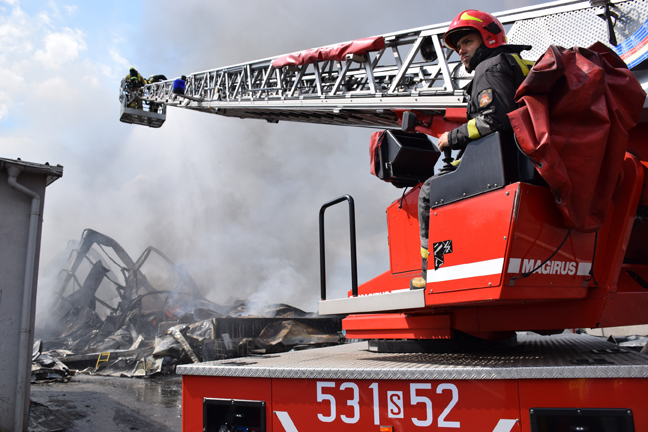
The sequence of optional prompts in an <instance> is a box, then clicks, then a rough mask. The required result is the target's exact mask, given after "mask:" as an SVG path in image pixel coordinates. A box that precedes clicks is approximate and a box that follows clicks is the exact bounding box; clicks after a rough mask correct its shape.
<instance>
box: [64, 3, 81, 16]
mask: <svg viewBox="0 0 648 432" xmlns="http://www.w3.org/2000/svg"><path fill="white" fill-rule="evenodd" d="M63 9H65V12H67V14H68V15H72V14H73V13H75V12H76V11H77V9H79V7H78V6H76V5H75V6H67V5H65V6H63Z"/></svg>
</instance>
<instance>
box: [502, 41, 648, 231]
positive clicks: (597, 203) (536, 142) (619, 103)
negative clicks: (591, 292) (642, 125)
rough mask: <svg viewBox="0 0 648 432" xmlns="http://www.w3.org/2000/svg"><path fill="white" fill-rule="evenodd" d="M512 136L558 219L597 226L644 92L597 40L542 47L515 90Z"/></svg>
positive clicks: (583, 228)
mask: <svg viewBox="0 0 648 432" xmlns="http://www.w3.org/2000/svg"><path fill="white" fill-rule="evenodd" d="M515 98H516V101H517V102H518V103H520V104H522V107H521V108H519V109H517V110H516V111H513V112H511V113H509V114H508V116H509V118H510V120H511V125H512V127H513V131H514V132H515V136H516V137H517V139H518V142H519V143H520V146H521V147H522V150H523V151H524V153H526V154H527V155H528V156H529V157H530V158H531V159H532V160H534V161H536V162H537V163H539V164H541V165H536V169H537V170H538V172H539V173H540V175H541V176H542V178H543V179H544V180H545V181H546V182H547V184H548V185H549V187H550V188H551V190H552V192H553V194H554V196H555V202H556V204H557V205H558V208H559V209H560V212H561V213H562V216H563V219H564V222H565V224H566V225H567V226H568V227H572V228H574V229H576V230H578V231H583V232H592V231H595V230H597V229H599V228H601V227H602V226H603V224H604V222H605V218H606V217H607V211H608V208H609V204H610V201H611V199H612V194H613V192H614V189H615V187H616V185H617V181H618V179H619V175H620V173H621V168H622V164H623V158H624V155H625V152H626V148H627V145H628V131H629V130H630V129H632V128H633V127H634V126H635V125H636V124H637V122H638V121H639V116H640V114H641V110H642V107H643V104H644V101H645V99H646V93H645V92H644V91H643V89H642V88H641V85H640V84H639V82H638V81H637V79H636V78H635V77H634V75H633V74H632V72H630V70H628V68H627V66H626V64H625V63H624V62H623V60H621V58H619V56H618V55H616V54H615V53H614V52H613V51H611V50H610V49H609V48H608V47H606V46H605V45H603V44H601V43H599V42H597V43H596V44H594V45H592V46H591V47H590V48H589V49H584V48H572V49H565V48H561V47H557V46H553V45H552V46H550V47H549V49H548V50H547V52H546V53H545V54H544V55H543V56H542V57H541V58H540V60H538V61H537V62H536V64H535V66H534V67H533V68H532V69H531V72H530V73H529V75H528V76H527V78H526V79H525V80H524V82H523V83H522V85H521V86H520V88H519V89H518V91H517V93H516V95H515Z"/></svg>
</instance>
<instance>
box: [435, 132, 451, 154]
mask: <svg viewBox="0 0 648 432" xmlns="http://www.w3.org/2000/svg"><path fill="white" fill-rule="evenodd" d="M437 147H439V150H441V152H443V149H444V148H446V147H447V148H450V143H449V142H448V132H445V133H444V134H443V135H441V136H440V137H439V142H437Z"/></svg>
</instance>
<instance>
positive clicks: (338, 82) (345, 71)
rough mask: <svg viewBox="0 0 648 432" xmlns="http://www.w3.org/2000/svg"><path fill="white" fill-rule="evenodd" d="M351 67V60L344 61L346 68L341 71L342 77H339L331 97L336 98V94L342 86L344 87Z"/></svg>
mask: <svg viewBox="0 0 648 432" xmlns="http://www.w3.org/2000/svg"><path fill="white" fill-rule="evenodd" d="M350 65H351V60H345V61H344V66H343V68H342V70H341V71H340V75H339V76H338V79H337V81H335V85H334V86H333V89H332V90H331V95H333V96H335V94H336V93H337V92H338V90H339V89H340V86H341V85H342V81H344V78H346V74H347V72H348V71H349V66H350Z"/></svg>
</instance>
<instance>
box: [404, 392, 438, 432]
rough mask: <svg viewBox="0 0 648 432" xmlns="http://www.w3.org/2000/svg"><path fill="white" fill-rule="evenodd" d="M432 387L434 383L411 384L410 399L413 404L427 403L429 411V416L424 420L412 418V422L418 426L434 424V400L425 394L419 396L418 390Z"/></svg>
mask: <svg viewBox="0 0 648 432" xmlns="http://www.w3.org/2000/svg"><path fill="white" fill-rule="evenodd" d="M431 388H432V384H429V383H426V384H414V383H412V384H410V401H411V403H412V405H416V404H419V403H424V404H425V411H426V412H427V417H425V419H424V420H419V419H417V418H412V423H414V425H415V426H418V427H428V426H430V425H431V424H432V420H433V418H432V401H431V400H430V399H429V398H426V397H425V396H417V395H416V390H429V389H431Z"/></svg>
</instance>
